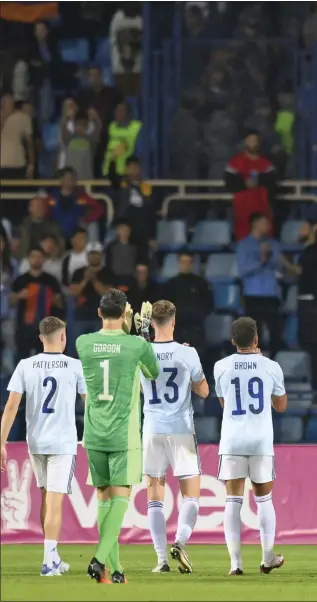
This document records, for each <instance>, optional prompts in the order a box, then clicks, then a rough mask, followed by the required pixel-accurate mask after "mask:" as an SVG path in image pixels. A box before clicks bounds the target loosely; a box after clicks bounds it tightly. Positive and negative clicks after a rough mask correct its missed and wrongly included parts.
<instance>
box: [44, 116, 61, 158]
mask: <svg viewBox="0 0 317 602" xmlns="http://www.w3.org/2000/svg"><path fill="white" fill-rule="evenodd" d="M42 134H43V143H44V148H45V150H47V151H48V152H49V153H53V152H55V151H57V149H58V147H59V144H60V123H59V122H55V123H45V124H44V125H43V130H42Z"/></svg>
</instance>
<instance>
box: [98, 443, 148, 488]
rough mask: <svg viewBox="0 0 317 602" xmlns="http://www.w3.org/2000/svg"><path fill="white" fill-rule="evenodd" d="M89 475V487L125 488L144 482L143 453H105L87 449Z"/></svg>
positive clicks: (139, 450)
mask: <svg viewBox="0 0 317 602" xmlns="http://www.w3.org/2000/svg"><path fill="white" fill-rule="evenodd" d="M87 454H88V464H89V473H88V477H87V485H93V486H94V487H111V486H112V487H115V486H118V487H120V486H121V487H125V486H127V485H137V484H138V483H141V481H142V451H141V449H132V450H127V451H117V452H103V451H97V450H94V449H87Z"/></svg>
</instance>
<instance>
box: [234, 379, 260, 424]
mask: <svg viewBox="0 0 317 602" xmlns="http://www.w3.org/2000/svg"><path fill="white" fill-rule="evenodd" d="M231 384H232V385H234V387H235V392H236V404H237V409H236V410H233V412H232V416H243V415H244V414H246V413H247V412H246V410H243V409H242V403H241V389H240V378H238V377H237V378H234V379H233V380H232V381H231ZM255 384H256V385H257V390H255V387H254V385H255ZM248 393H249V395H250V397H252V399H257V400H258V407H257V408H256V407H255V405H254V404H253V403H250V405H249V410H250V412H252V414H261V412H263V409H264V397H263V380H262V379H261V378H258V376H254V377H253V378H250V380H249V382H248Z"/></svg>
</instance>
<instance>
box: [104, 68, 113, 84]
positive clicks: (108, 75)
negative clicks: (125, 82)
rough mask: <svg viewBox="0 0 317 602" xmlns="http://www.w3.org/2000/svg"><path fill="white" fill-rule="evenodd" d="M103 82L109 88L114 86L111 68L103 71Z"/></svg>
mask: <svg viewBox="0 0 317 602" xmlns="http://www.w3.org/2000/svg"><path fill="white" fill-rule="evenodd" d="M102 81H103V83H104V84H105V85H107V86H112V85H113V83H114V78H113V73H112V69H111V67H103V69H102Z"/></svg>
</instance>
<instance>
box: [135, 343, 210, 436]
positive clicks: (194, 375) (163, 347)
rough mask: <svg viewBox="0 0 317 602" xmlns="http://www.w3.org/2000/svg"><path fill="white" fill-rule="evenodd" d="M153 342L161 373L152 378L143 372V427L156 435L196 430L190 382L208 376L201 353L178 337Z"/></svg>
mask: <svg viewBox="0 0 317 602" xmlns="http://www.w3.org/2000/svg"><path fill="white" fill-rule="evenodd" d="M152 345H153V348H154V352H155V355H156V357H157V360H158V362H159V365H160V374H159V376H158V378H157V379H156V380H152V381H151V380H147V379H146V378H144V376H143V375H142V373H141V385H142V390H143V394H144V425H143V431H144V432H146V433H147V434H157V435H159V434H163V435H164V434H165V435H170V434H180V435H184V434H187V433H194V421H193V414H194V413H193V406H192V401H191V383H192V382H201V381H202V380H203V379H204V378H205V377H204V372H203V369H202V366H201V362H200V359H199V356H198V353H197V351H196V349H194V348H193V347H185V346H184V345H180V344H179V343H176V342H175V341H170V342H168V343H152Z"/></svg>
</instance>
